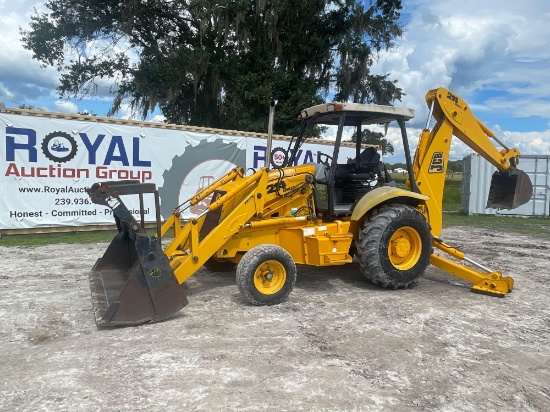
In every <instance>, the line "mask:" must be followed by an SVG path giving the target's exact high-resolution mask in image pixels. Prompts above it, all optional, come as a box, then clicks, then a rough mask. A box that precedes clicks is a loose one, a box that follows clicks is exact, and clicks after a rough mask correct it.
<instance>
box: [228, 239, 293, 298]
mask: <svg viewBox="0 0 550 412" xmlns="http://www.w3.org/2000/svg"><path fill="white" fill-rule="evenodd" d="M295 283H296V265H295V264H294V260H293V259H292V257H291V256H290V254H289V253H288V252H287V251H286V250H284V249H283V248H282V247H280V246H276V245H259V246H256V247H253V248H252V249H250V250H249V251H248V252H246V253H245V254H244V256H243V258H242V259H241V260H240V262H239V264H238V265H237V286H238V287H239V290H240V292H241V294H242V295H243V297H244V298H245V299H246V301H247V302H249V303H251V304H253V305H257V306H260V305H275V304H277V303H281V302H282V301H283V300H285V299H286V298H287V297H288V295H289V294H290V292H291V291H292V289H293V288H294V284H295Z"/></svg>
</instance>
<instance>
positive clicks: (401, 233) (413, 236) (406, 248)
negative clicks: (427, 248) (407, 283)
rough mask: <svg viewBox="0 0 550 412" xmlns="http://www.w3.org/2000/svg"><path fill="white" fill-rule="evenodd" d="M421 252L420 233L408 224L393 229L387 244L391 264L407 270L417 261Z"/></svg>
mask: <svg viewBox="0 0 550 412" xmlns="http://www.w3.org/2000/svg"><path fill="white" fill-rule="evenodd" d="M421 253H422V241H421V239H420V235H419V234H418V232H417V231H416V229H414V228H413V227H410V226H403V227H401V228H399V229H397V230H396V231H395V233H394V234H393V235H392V237H391V239H390V242H389V245H388V257H389V258H390V262H391V264H392V265H393V266H394V267H396V268H397V269H399V270H408V269H410V268H412V267H414V265H416V263H417V262H418V259H420V255H421Z"/></svg>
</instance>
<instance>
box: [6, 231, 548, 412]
mask: <svg viewBox="0 0 550 412" xmlns="http://www.w3.org/2000/svg"><path fill="white" fill-rule="evenodd" d="M442 238H443V239H444V240H445V241H446V242H448V243H450V244H452V245H453V246H456V247H460V248H462V249H463V250H464V251H465V252H466V253H467V254H468V255H469V257H471V258H472V259H474V260H478V261H480V262H483V263H485V264H486V265H487V266H489V267H493V268H495V269H498V270H501V271H503V273H504V274H505V275H510V276H512V277H514V279H515V285H516V288H515V289H514V292H513V293H511V294H510V295H508V296H506V297H505V298H503V299H499V298H494V297H489V296H484V295H479V294H473V293H470V291H469V285H468V284H466V283H464V282H462V281H460V280H459V279H457V278H454V277H452V276H451V275H447V274H445V273H443V272H442V271H440V270H438V269H436V268H434V267H429V268H428V270H427V271H426V273H425V275H424V276H423V277H422V278H421V279H420V280H419V282H418V285H417V286H416V287H413V288H411V289H407V290H402V291H388V290H384V289H380V288H377V287H375V286H373V285H371V284H369V283H368V282H367V281H366V280H365V279H364V278H363V276H362V275H361V273H360V271H359V268H358V266H357V265H356V264H350V265H347V266H341V267H332V268H315V267H306V266H300V267H299V268H298V280H297V283H296V287H295V289H294V291H293V292H292V294H291V295H290V298H289V299H288V301H286V302H284V303H282V304H280V305H277V306H272V307H253V306H250V305H247V304H245V303H244V302H243V300H242V299H241V297H240V295H239V292H238V290H237V287H236V285H235V276H234V273H231V272H229V273H216V274H214V273H209V272H207V271H206V270H205V269H201V270H200V271H199V272H198V273H197V274H196V275H195V276H193V277H191V278H190V279H189V281H188V282H186V284H185V287H186V289H187V293H188V297H189V301H190V304H189V306H187V307H186V308H184V309H183V310H182V311H181V312H180V313H178V314H177V315H175V316H174V317H172V318H170V319H169V320H166V321H164V322H159V323H154V324H145V325H141V326H137V327H122V328H114V329H98V328H97V327H96V325H95V323H94V318H93V315H92V309H91V299H90V291H89V285H88V278H87V273H88V271H89V270H90V269H91V267H92V265H93V263H94V262H95V260H96V259H97V258H98V257H100V256H101V255H102V253H103V251H104V250H105V248H106V246H107V245H106V244H97V245H51V246H44V247H36V248H27V249H23V248H5V247H0V259H1V260H2V269H3V270H2V272H1V273H0V291H1V297H2V303H1V304H0V345H1V346H0V349H1V350H0V364H1V365H2V368H1V371H2V373H1V374H0V410H3V411H17V410H24V411H97V410H114V411H119V410H129V411H136V410H149V411H151V410H153V411H157V410H158V411H172V410H174V411H176V410H178V411H179V410H202V411H227V410H239V411H241V410H242V411H246V410H272V411H298V410H311V411H321V410H330V411H347V410H349V411H387V410H396V411H411V410H418V411H493V410H499V411H503V410H504V411H548V410H550V350H549V348H550V346H549V338H550V316H549V315H550V308H549V305H548V295H549V291H550V274H549V271H548V266H549V259H548V255H549V252H550V241H541V240H536V239H533V238H530V237H528V236H519V235H511V234H506V233H499V232H496V233H495V232H489V231H486V230H481V229H472V228H451V229H446V230H444V231H443V233H442Z"/></svg>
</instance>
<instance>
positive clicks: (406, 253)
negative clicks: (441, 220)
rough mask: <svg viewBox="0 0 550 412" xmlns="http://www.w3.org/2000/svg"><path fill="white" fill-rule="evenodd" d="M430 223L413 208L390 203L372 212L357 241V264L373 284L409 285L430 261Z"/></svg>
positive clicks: (396, 287) (390, 286) (395, 286)
mask: <svg viewBox="0 0 550 412" xmlns="http://www.w3.org/2000/svg"><path fill="white" fill-rule="evenodd" d="M432 252H433V246H432V235H431V228H430V224H429V223H428V222H427V221H426V219H425V218H424V216H423V215H422V214H421V213H420V212H419V211H418V210H417V209H415V208H413V207H411V206H406V205H399V204H392V205H388V206H384V207H381V208H380V209H378V210H376V211H374V212H373V214H372V215H371V216H370V218H369V219H367V220H366V221H365V223H364V224H363V227H362V229H361V231H360V232H359V239H358V242H357V255H358V257H359V266H360V268H361V271H362V272H363V274H364V275H365V276H366V277H367V278H368V279H369V280H370V281H371V282H372V283H374V284H376V285H379V286H382V287H384V288H390V289H398V288H406V287H408V286H410V285H411V284H412V283H414V281H415V280H416V279H417V278H418V277H419V276H421V275H422V274H423V273H424V271H425V270H426V267H428V265H429V264H430V256H431V254H432Z"/></svg>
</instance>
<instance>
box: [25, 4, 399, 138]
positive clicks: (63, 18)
mask: <svg viewBox="0 0 550 412" xmlns="http://www.w3.org/2000/svg"><path fill="white" fill-rule="evenodd" d="M45 5H46V7H47V8H48V9H49V11H48V12H46V13H38V12H37V13H35V15H33V16H32V17H31V22H30V29H29V30H27V31H22V40H23V43H24V45H25V47H26V48H27V49H29V50H31V51H32V52H33V55H34V58H35V59H37V60H39V61H40V62H41V63H42V64H43V65H45V66H56V67H57V68H58V70H59V71H60V72H61V85H60V87H59V94H60V95H61V97H83V96H87V95H90V94H93V93H95V92H97V87H98V82H100V81H104V79H108V80H109V81H112V82H114V83H113V89H112V93H113V95H114V98H113V105H112V108H111V110H110V113H109V114H110V115H112V114H114V113H116V111H117V110H118V109H119V108H120V107H121V104H122V102H123V101H124V100H128V101H129V102H130V104H131V106H132V108H133V109H135V110H139V111H141V113H142V114H143V116H144V117H145V116H147V114H148V113H149V112H151V111H152V110H153V109H154V108H155V107H157V106H158V107H160V109H161V110H162V112H163V114H164V115H165V116H166V118H167V119H168V121H171V122H176V123H181V124H190V125H201V126H210V127H221V128H228V129H231V128H235V129H240V130H250V131H262V132H263V131H265V130H266V128H267V117H268V116H267V113H268V102H269V101H270V99H272V98H275V99H277V100H278V101H279V105H278V106H277V116H276V119H277V120H276V124H275V131H276V132H277V133H288V132H289V131H290V130H291V129H292V128H293V127H294V123H295V118H296V114H297V113H296V111H297V110H299V109H301V108H303V107H307V106H309V105H313V104H317V103H319V102H322V101H324V96H326V95H327V94H328V93H329V90H334V91H335V98H336V99H338V100H342V101H348V100H352V101H355V102H359V103H365V102H369V103H378V104H389V103H391V102H392V101H394V100H396V99H400V98H401V96H402V92H401V89H400V88H399V87H397V86H396V82H395V81H392V80H389V79H388V76H387V75H380V74H372V73H370V69H369V68H370V66H371V65H372V62H373V61H374V59H375V58H376V57H377V55H378V53H379V52H380V51H381V50H384V49H388V48H389V47H391V46H392V44H393V41H394V39H395V38H396V37H399V36H400V35H401V34H402V28H401V26H400V25H399V23H398V19H399V15H400V14H399V10H401V8H402V6H401V0H377V1H374V2H371V3H370V4H367V5H365V2H364V1H357V0H332V1H331V0H300V1H298V0H258V1H250V0H221V1H220V0H218V1H213V0H172V1H168V0H147V1H146V0H133V1H112V0H94V1H90V0H48V1H46V3H45ZM132 53H133V54H132Z"/></svg>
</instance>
